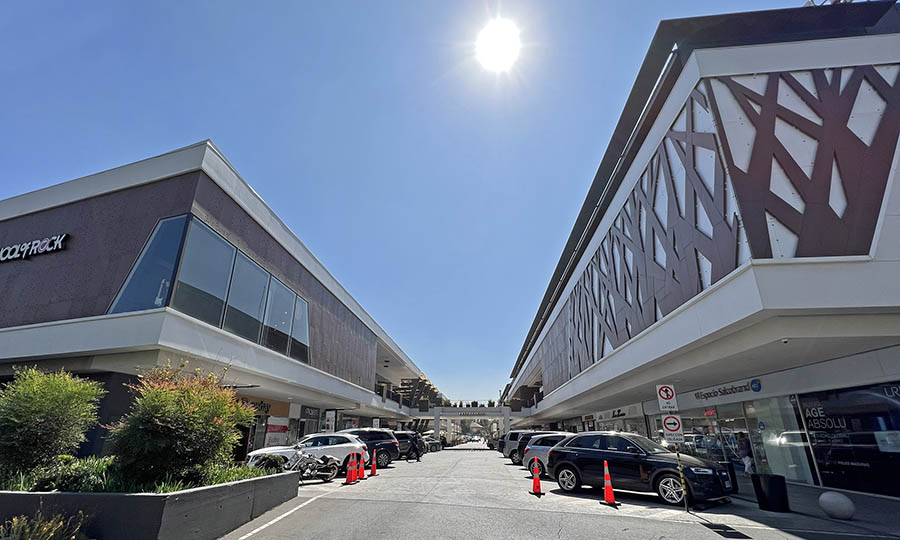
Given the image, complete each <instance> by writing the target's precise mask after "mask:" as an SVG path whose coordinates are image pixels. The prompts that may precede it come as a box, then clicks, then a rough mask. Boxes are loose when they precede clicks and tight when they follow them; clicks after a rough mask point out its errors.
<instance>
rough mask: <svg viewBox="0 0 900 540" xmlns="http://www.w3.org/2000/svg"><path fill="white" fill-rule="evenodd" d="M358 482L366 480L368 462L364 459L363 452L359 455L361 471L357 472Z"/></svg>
mask: <svg viewBox="0 0 900 540" xmlns="http://www.w3.org/2000/svg"><path fill="white" fill-rule="evenodd" d="M356 477H357V480H365V479H366V460H365V459H363V455H362V452H360V453H359V470H358V471H357V472H356Z"/></svg>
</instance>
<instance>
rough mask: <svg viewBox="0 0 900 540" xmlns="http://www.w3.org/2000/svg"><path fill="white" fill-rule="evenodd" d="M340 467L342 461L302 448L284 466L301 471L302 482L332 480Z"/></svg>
mask: <svg viewBox="0 0 900 540" xmlns="http://www.w3.org/2000/svg"><path fill="white" fill-rule="evenodd" d="M339 468H340V463H339V462H338V460H337V459H336V458H334V457H332V456H321V457H316V456H313V455H311V454H307V453H306V452H303V451H302V450H297V451H296V452H294V455H293V456H291V458H290V459H288V462H287V463H286V464H285V466H284V469H285V470H287V471H299V472H300V482H301V483H302V482H303V481H304V480H313V479H318V480H321V481H323V482H331V481H332V480H334V478H335V477H336V476H337V475H338V469H339Z"/></svg>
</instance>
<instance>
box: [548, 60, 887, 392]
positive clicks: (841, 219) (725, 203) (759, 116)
mask: <svg viewBox="0 0 900 540" xmlns="http://www.w3.org/2000/svg"><path fill="white" fill-rule="evenodd" d="M898 71H900V66H897V65H890V66H860V67H855V68H844V69H835V70H810V71H801V72H794V73H771V74H756V75H747V76H736V77H720V78H714V79H705V80H702V81H700V83H699V84H698V85H697V87H696V88H695V89H694V90H693V92H692V93H691V95H690V97H689V98H688V100H687V102H686V103H685V105H684V107H683V108H682V110H681V111H680V113H679V115H678V116H677V118H676V120H675V121H674V122H673V124H672V125H671V127H670V129H669V130H668V132H667V133H666V135H665V136H664V138H663V141H662V143H661V144H660V145H659V146H658V147H657V149H656V151H655V153H654V155H653V156H652V158H651V159H650V162H649V163H648V164H647V166H646V168H645V170H644V171H643V173H642V174H641V177H640V180H639V182H638V183H637V185H636V186H635V187H634V189H633V190H632V192H631V193H630V194H629V196H628V198H627V199H626V201H625V204H624V206H623V207H622V209H621V210H620V211H619V213H618V214H617V215H616V217H615V219H614V220H613V221H612V225H611V226H610V227H609V229H608V230H607V232H606V234H605V236H604V237H603V239H602V240H601V242H600V246H599V249H597V251H596V252H595V253H594V254H593V256H592V257H591V259H590V261H589V263H588V265H587V268H585V270H584V271H583V273H582V274H581V276H580V277H579V279H578V281H577V283H576V284H575V287H574V290H573V291H572V293H571V294H570V296H569V297H568V298H567V299H566V303H565V304H564V307H563V310H562V312H561V313H560V316H559V317H558V318H557V320H556V321H554V323H553V324H552V325H551V326H550V328H549V330H548V334H547V336H546V337H545V338H544V340H543V341H542V342H541V343H540V344H539V345H538V347H537V348H536V350H535V360H536V361H538V362H540V365H541V369H542V377H543V379H542V380H543V390H544V393H545V394H546V393H549V392H551V391H553V390H554V389H555V388H558V387H559V386H560V385H561V384H563V383H565V382H566V381H567V380H569V379H571V378H572V377H574V376H575V375H577V374H578V373H580V372H581V371H583V370H584V369H586V368H587V367H589V366H590V365H592V364H593V363H595V362H598V361H600V360H602V358H604V357H605V356H607V355H608V354H610V353H611V352H612V351H614V350H615V349H616V348H618V347H620V346H621V345H622V344H624V343H625V342H627V341H628V340H630V339H631V338H632V337H633V336H635V335H637V334H638V333H640V332H641V331H642V330H644V329H646V328H647V327H649V326H650V325H652V324H653V323H655V322H656V321H658V320H660V319H661V318H662V317H665V316H666V315H667V314H668V313H670V312H671V311H672V310H674V309H675V308H677V307H678V306H680V305H682V304H683V303H685V302H686V301H688V300H689V299H691V298H693V297H694V296H696V295H697V294H698V293H700V292H701V291H703V290H704V289H706V288H708V287H710V286H711V285H713V284H714V283H716V282H717V281H719V280H720V279H722V278H723V277H724V276H726V275H727V274H729V273H730V272H732V271H733V270H734V269H736V268H737V267H738V266H740V265H742V264H743V263H745V262H747V261H749V260H750V258H751V254H752V257H755V258H773V257H814V256H834V255H855V254H862V253H867V252H868V250H869V248H870V246H871V242H872V237H873V235H874V231H875V225H876V222H877V219H878V214H879V210H880V207H881V202H882V199H883V198H884V192H885V187H886V185H887V181H888V176H889V173H890V167H891V163H892V162H893V157H894V150H895V147H896V144H897V139H898V134H900V88H898V78H897V74H898Z"/></svg>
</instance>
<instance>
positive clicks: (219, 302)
mask: <svg viewBox="0 0 900 540" xmlns="http://www.w3.org/2000/svg"><path fill="white" fill-rule="evenodd" d="M188 229H189V230H188V237H187V241H186V243H185V246H184V254H183V255H182V257H181V268H180V270H179V271H178V282H177V284H176V286H175V294H174V296H173V298H172V307H173V308H175V309H177V310H178V311H180V312H182V313H184V314H186V315H190V316H191V317H194V318H197V319H200V320H201V321H203V322H206V323H209V324H211V325H213V326H219V324H220V323H221V321H222V309H223V308H224V306H225V296H226V294H227V293H228V280H229V279H230V277H231V267H232V265H233V264H234V253H235V249H234V247H233V246H232V245H231V244H229V243H228V242H226V241H225V240H224V239H223V238H222V237H221V236H219V235H218V234H216V233H215V232H213V231H212V229H210V228H209V227H207V226H206V225H204V224H203V223H201V222H200V221H198V220H196V219H193V220H191V225H190V227H189V228H188Z"/></svg>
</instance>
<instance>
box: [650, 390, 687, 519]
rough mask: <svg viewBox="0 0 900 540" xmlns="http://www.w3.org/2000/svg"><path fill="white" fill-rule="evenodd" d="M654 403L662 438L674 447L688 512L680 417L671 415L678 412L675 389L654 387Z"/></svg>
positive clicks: (685, 508) (683, 497)
mask: <svg viewBox="0 0 900 540" xmlns="http://www.w3.org/2000/svg"><path fill="white" fill-rule="evenodd" d="M656 401H657V403H659V412H661V413H663V419H662V425H663V436H665V440H666V442H667V443H669V444H674V445H675V460H676V461H677V462H678V477H679V479H680V480H681V493H682V496H681V497H682V499H683V500H684V511H685V512H689V511H690V510H689V509H688V490H687V483H686V482H685V480H684V465H683V464H682V463H681V448H680V445H681V444H683V443H684V430H683V424H682V423H681V416H680V415H678V414H672V413H677V412H678V400H677V399H676V397H675V387H674V386H673V385H671V384H658V385H656ZM666 413H669V414H666Z"/></svg>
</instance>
